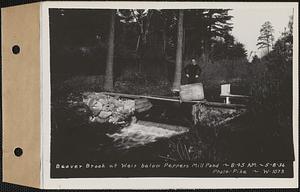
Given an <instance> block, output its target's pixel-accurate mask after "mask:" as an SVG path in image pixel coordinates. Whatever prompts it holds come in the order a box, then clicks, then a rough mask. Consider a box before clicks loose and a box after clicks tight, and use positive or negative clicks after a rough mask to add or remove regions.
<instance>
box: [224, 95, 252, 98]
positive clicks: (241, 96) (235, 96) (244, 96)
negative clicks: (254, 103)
mask: <svg viewBox="0 0 300 192" xmlns="http://www.w3.org/2000/svg"><path fill="white" fill-rule="evenodd" d="M220 97H233V98H250V96H247V95H232V94H228V95H220Z"/></svg>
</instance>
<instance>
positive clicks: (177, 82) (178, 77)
mask: <svg viewBox="0 0 300 192" xmlns="http://www.w3.org/2000/svg"><path fill="white" fill-rule="evenodd" d="M182 45H183V10H179V20H178V33H177V50H176V65H175V74H174V82H173V88H172V90H173V91H179V90H180V85H181V70H182Z"/></svg>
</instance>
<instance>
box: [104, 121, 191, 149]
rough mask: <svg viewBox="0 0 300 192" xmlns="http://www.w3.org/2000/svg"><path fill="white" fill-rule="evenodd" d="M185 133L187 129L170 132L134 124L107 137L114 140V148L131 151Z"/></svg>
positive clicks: (152, 126)
mask: <svg viewBox="0 0 300 192" xmlns="http://www.w3.org/2000/svg"><path fill="white" fill-rule="evenodd" d="M185 132H187V129H181V130H170V129H165V128H161V127H157V126H154V125H142V124H137V123H133V124H131V125H129V126H128V127H124V128H123V129H121V130H120V131H119V132H117V133H114V134H106V135H107V136H108V137H110V138H113V139H114V141H113V143H114V147H116V148H119V149H129V148H132V147H139V146H144V145H146V144H149V143H154V142H156V141H158V140H159V139H162V138H170V137H172V136H175V135H180V134H182V133H185Z"/></svg>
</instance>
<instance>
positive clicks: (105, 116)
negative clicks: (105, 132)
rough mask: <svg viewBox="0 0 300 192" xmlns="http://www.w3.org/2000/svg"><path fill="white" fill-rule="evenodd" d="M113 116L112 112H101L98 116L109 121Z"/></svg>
mask: <svg viewBox="0 0 300 192" xmlns="http://www.w3.org/2000/svg"><path fill="white" fill-rule="evenodd" d="M111 115H112V112H110V111H101V112H100V113H99V115H98V116H99V117H100V118H102V119H107V118H108V117H109V116H111Z"/></svg>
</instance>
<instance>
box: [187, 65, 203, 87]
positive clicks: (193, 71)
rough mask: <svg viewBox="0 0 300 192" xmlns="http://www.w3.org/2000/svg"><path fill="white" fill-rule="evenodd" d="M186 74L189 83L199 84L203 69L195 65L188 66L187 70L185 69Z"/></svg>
mask: <svg viewBox="0 0 300 192" xmlns="http://www.w3.org/2000/svg"><path fill="white" fill-rule="evenodd" d="M184 73H185V76H186V77H187V75H188V77H187V79H188V83H197V81H198V79H199V77H200V73H201V68H200V66H199V65H193V64H188V65H187V66H186V67H185V68H184ZM197 75H198V78H197V77H196V76H197Z"/></svg>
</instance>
